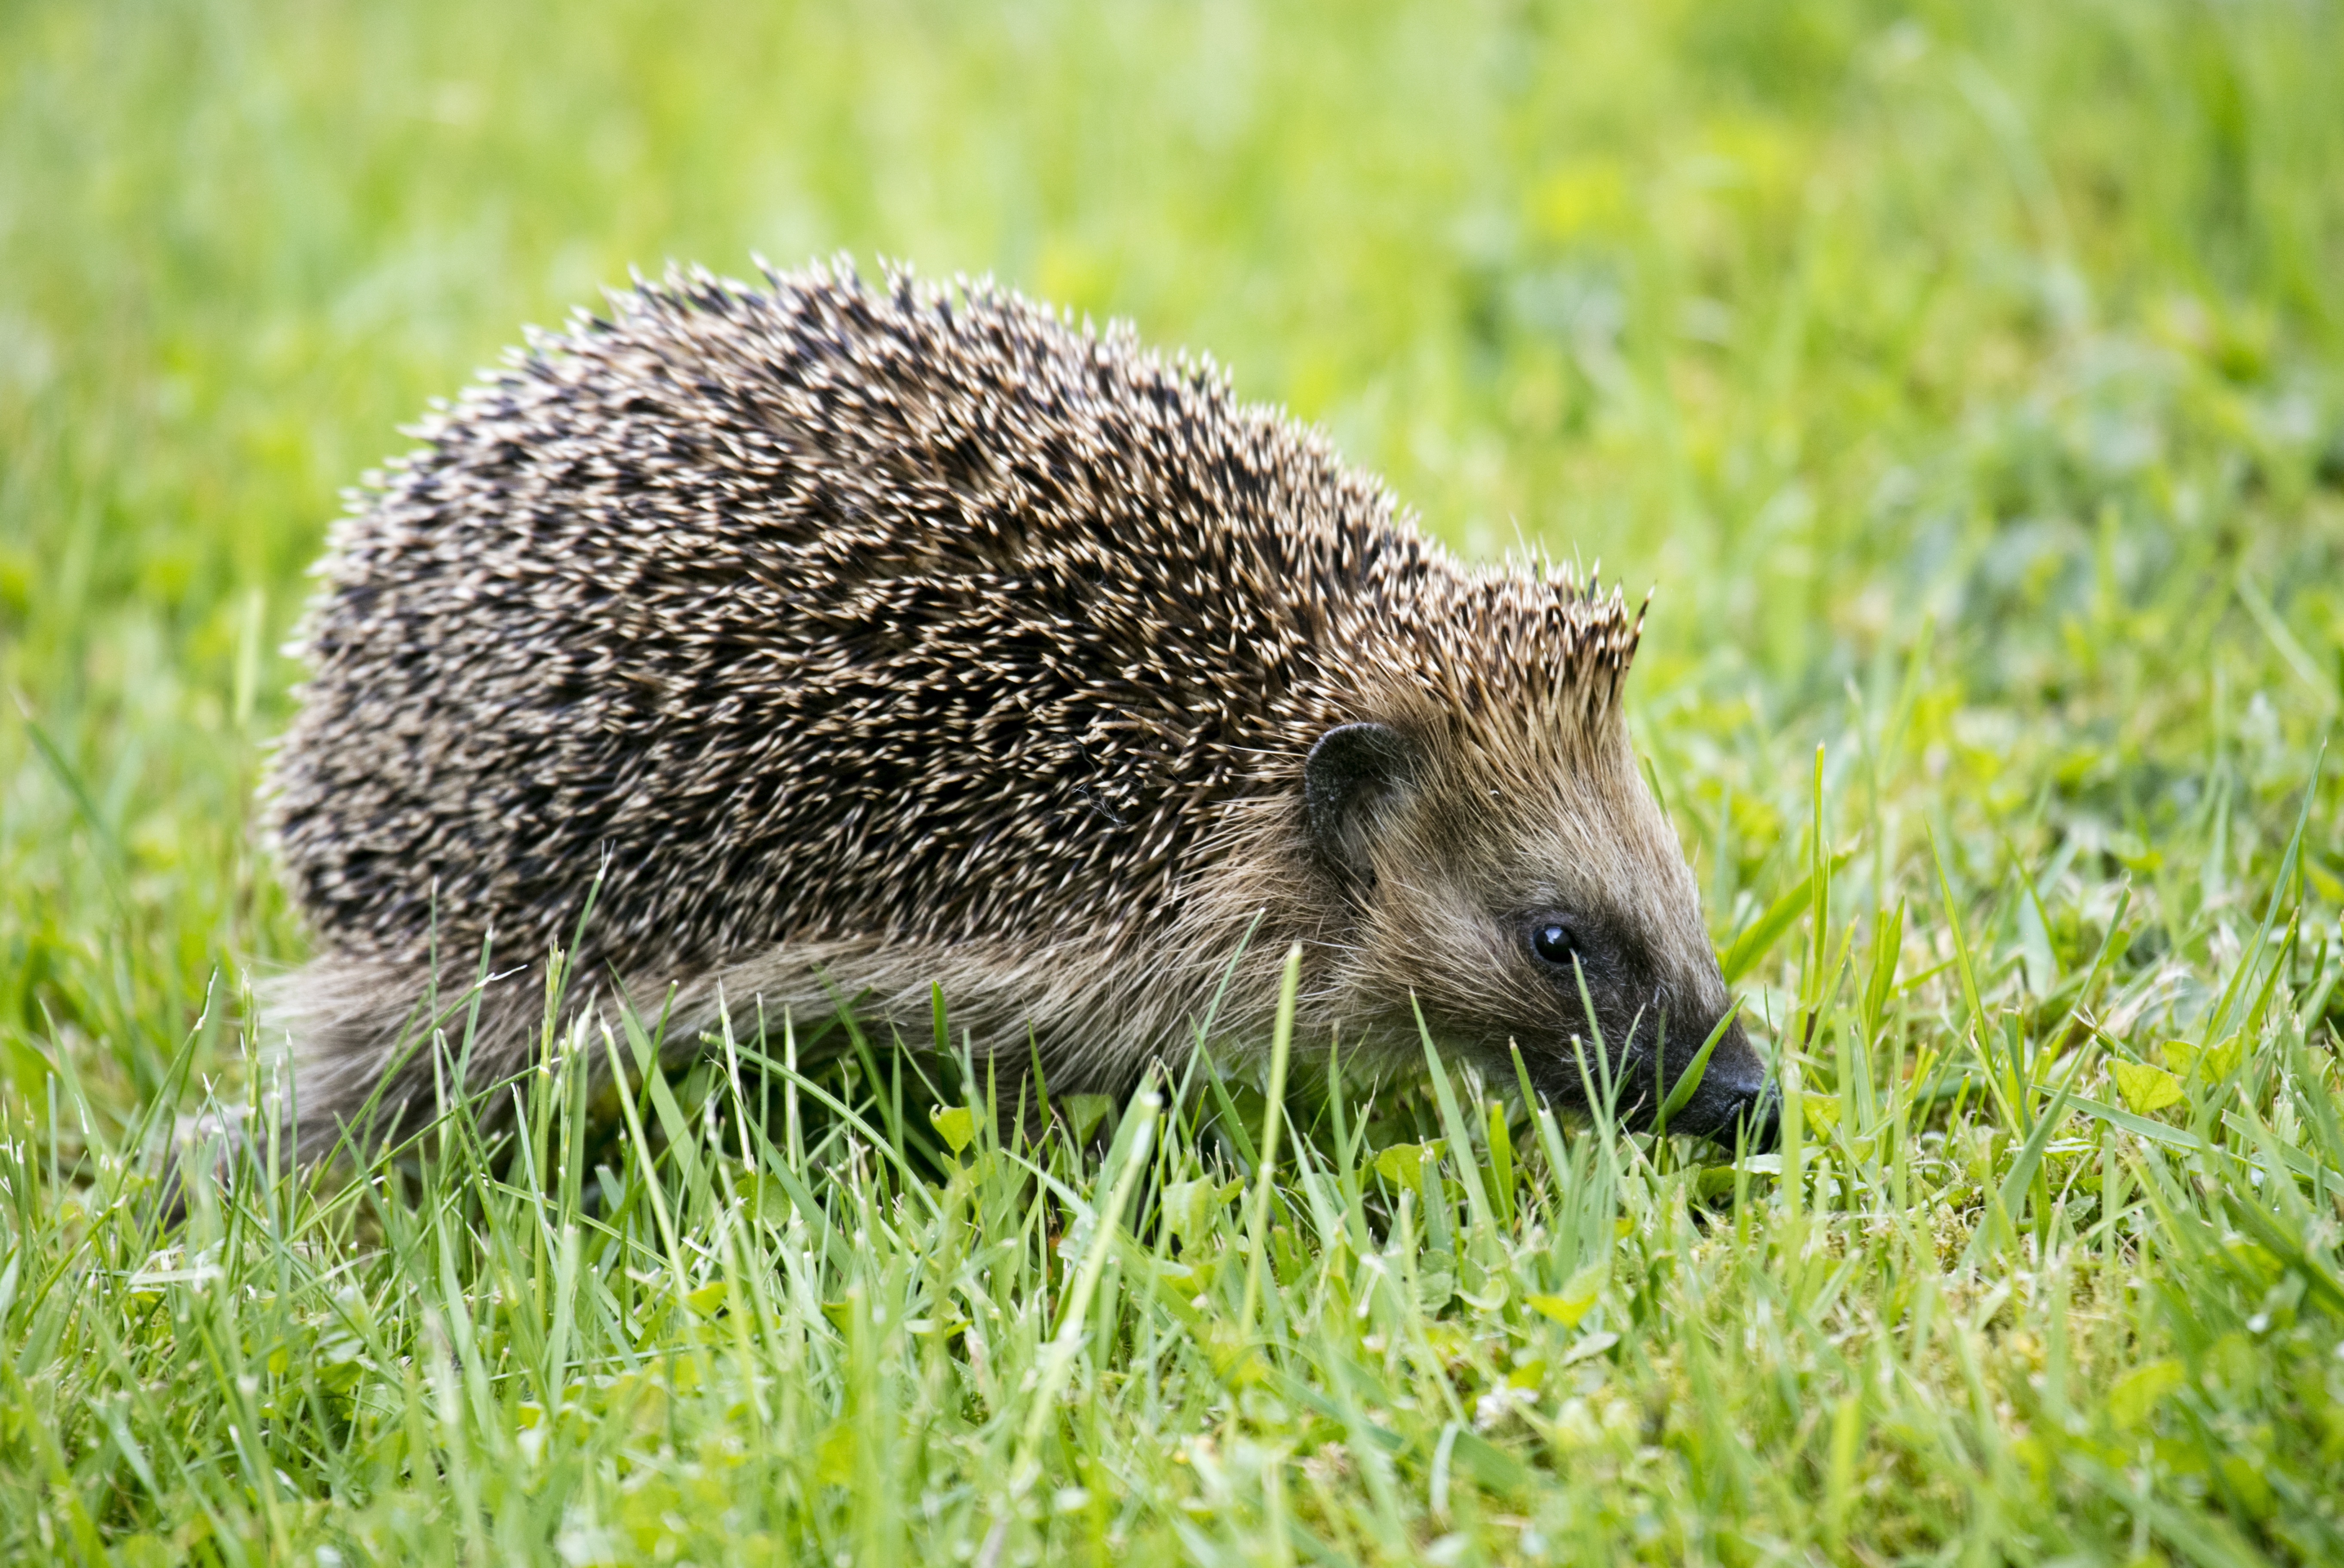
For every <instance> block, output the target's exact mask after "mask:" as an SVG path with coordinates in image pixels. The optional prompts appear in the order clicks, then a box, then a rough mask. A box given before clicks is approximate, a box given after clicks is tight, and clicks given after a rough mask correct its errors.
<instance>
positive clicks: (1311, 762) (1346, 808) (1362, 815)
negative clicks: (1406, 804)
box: [1302, 724, 1412, 880]
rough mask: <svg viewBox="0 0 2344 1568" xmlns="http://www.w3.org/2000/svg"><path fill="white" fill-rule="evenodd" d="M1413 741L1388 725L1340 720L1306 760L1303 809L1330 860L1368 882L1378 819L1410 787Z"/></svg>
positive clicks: (1316, 840) (1315, 840) (1313, 836)
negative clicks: (1404, 738) (1409, 743)
mask: <svg viewBox="0 0 2344 1568" xmlns="http://www.w3.org/2000/svg"><path fill="white" fill-rule="evenodd" d="M1411 761H1412V759H1411V757H1410V755H1409V745H1408V742H1407V741H1405V740H1403V739H1400V733H1399V730H1397V729H1393V728H1392V727H1391V726H1390V725H1389V724H1339V725H1337V726H1336V727H1335V728H1334V729H1329V731H1327V733H1326V734H1324V735H1321V736H1320V737H1319V738H1318V744H1316V745H1314V746H1312V747H1311V748H1310V755H1309V756H1308V757H1306V758H1304V759H1303V761H1302V810H1303V815H1304V817H1305V818H1306V819H1308V823H1309V826H1310V840H1311V842H1312V843H1313V844H1315V845H1317V846H1318V852H1319V854H1321V855H1322V856H1324V857H1326V859H1327V860H1328V861H1329V863H1330V864H1332V865H1334V866H1336V867H1338V868H1339V869H1342V870H1345V871H1348V872H1349V873H1350V874H1351V875H1352V876H1355V877H1358V878H1359V879H1361V880H1366V879H1369V878H1371V877H1372V876H1373V875H1374V866H1375V862H1374V859H1373V858H1372V857H1371V856H1370V855H1369V846H1370V845H1371V844H1372V843H1373V841H1374V837H1375V831H1376V828H1377V825H1378V820H1379V818H1381V817H1382V815H1383V814H1384V811H1385V809H1387V808H1388V807H1389V806H1390V805H1391V803H1392V802H1393V801H1394V800H1396V799H1399V795H1400V792H1401V791H1402V790H1404V789H1407V788H1408V784H1409V774H1410V773H1411V771H1412V767H1411Z"/></svg>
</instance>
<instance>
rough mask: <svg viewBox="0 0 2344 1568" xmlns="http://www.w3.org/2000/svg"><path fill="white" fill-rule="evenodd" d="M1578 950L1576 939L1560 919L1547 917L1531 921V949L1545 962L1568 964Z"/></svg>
mask: <svg viewBox="0 0 2344 1568" xmlns="http://www.w3.org/2000/svg"><path fill="white" fill-rule="evenodd" d="M1578 950H1579V942H1578V940H1577V939H1576V938H1574V937H1573V936H1572V935H1571V928H1570V927H1569V926H1567V925H1565V924H1564V923H1563V922H1562V921H1561V920H1552V919H1547V920H1534V921H1532V922H1531V951H1532V952H1534V953H1536V954H1538V956H1539V957H1541V958H1542V959H1544V960H1546V961H1547V962H1549V963H1551V964H1561V965H1568V964H1569V963H1570V962H1571V955H1572V954H1574V953H1576V952H1577V951H1578Z"/></svg>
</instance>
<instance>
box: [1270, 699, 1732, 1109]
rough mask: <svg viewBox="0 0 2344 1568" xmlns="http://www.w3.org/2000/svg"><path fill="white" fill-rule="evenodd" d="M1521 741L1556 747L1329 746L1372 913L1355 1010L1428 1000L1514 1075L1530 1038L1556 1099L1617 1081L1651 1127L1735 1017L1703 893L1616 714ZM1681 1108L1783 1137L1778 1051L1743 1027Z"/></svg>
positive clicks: (1348, 860)
mask: <svg viewBox="0 0 2344 1568" xmlns="http://www.w3.org/2000/svg"><path fill="white" fill-rule="evenodd" d="M1519 750H1520V754H1521V756H1522V757H1525V758H1531V759H1541V760H1539V761H1537V762H1536V763H1534V764H1533V765H1529V766H1523V765H1520V764H1515V765H1511V766H1505V767H1500V766H1496V765H1493V763H1492V760H1491V758H1490V755H1489V754H1488V752H1487V749H1485V748H1480V747H1475V748H1471V749H1464V748H1460V747H1457V746H1454V745H1450V744H1444V743H1442V742H1441V741H1440V739H1438V738H1434V737H1428V736H1426V735H1424V734H1422V733H1416V734H1411V733H1409V732H1408V731H1404V730H1402V729H1398V728H1394V727H1390V726H1386V725H1382V724H1351V725H1345V726H1342V727H1341V728H1339V729H1334V730H1330V731H1329V732H1328V733H1327V734H1326V735H1325V736H1324V737H1322V738H1321V739H1320V740H1319V741H1318V744H1317V745H1316V746H1315V747H1313V748H1312V749H1311V752H1310V755H1309V758H1308V761H1307V762H1306V764H1305V767H1304V775H1303V785H1304V789H1303V794H1304V805H1305V808H1306V817H1307V819H1308V825H1309V832H1310V836H1311V839H1312V840H1313V842H1314V844H1315V846H1316V848H1317V849H1318V855H1319V859H1320V860H1321V861H1322V863H1323V864H1324V865H1325V867H1326V869H1327V870H1328V872H1329V878H1330V879H1331V881H1332V882H1333V883H1334V884H1335V885H1336V886H1338V887H1339V889H1340V890H1341V896H1342V898H1343V899H1344V900H1345V902H1346V904H1347V906H1348V909H1349V913H1350V915H1351V919H1350V920H1349V921H1348V922H1347V940H1346V942H1345V943H1344V947H1343V957H1342V958H1341V960H1339V963H1338V966H1337V973H1336V974H1335V976H1334V977H1333V980H1334V986H1335V989H1336V990H1337V991H1338V992H1339V1001H1338V1010H1340V1011H1344V1012H1349V1013H1352V1014H1354V1015H1361V1014H1364V1015H1369V1016H1374V1017H1376V1018H1378V1019H1379V1020H1381V1021H1384V1022H1387V1023H1389V1024H1391V1025H1396V1026H1398V1027H1399V1028H1400V1029H1402V1030H1411V1031H1412V1030H1413V1008H1414V1007H1416V1006H1421V1008H1422V1009H1423V1010H1424V1014H1425V1017H1426V1019H1427V1020H1428V1021H1429V1022H1430V1024H1431V1025H1432V1027H1433V1030H1434V1034H1435V1038H1436V1039H1439V1040H1441V1041H1442V1042H1443V1043H1444V1044H1449V1045H1452V1046H1457V1047H1461V1048H1463V1049H1466V1050H1472V1051H1474V1052H1476V1053H1477V1054H1478V1055H1480V1057H1481V1058H1482V1059H1483V1060H1484V1061H1485V1064H1486V1065H1488V1066H1489V1067H1490V1068H1491V1069H1493V1070H1496V1071H1497V1072H1498V1073H1499V1074H1500V1081H1508V1080H1510V1078H1511V1076H1512V1071H1513V1068H1512V1061H1511V1052H1510V1047H1516V1046H1518V1047H1519V1048H1520V1050H1521V1055H1522V1060H1523V1063H1524V1065H1525V1067H1526V1068H1527V1069H1528V1070H1529V1071H1530V1072H1531V1078H1532V1081H1533V1083H1534V1085H1535V1087H1536V1088H1538V1089H1539V1091H1541V1092H1542V1093H1544V1094H1546V1095H1547V1096H1549V1097H1550V1098H1551V1099H1554V1100H1557V1101H1563V1102H1567V1103H1584V1102H1585V1101H1587V1100H1588V1098H1589V1091H1590V1090H1592V1091H1593V1093H1594V1094H1595V1095H1596V1096H1597V1097H1601V1096H1602V1095H1604V1094H1605V1093H1607V1092H1609V1093H1610V1094H1611V1096H1612V1102H1613V1103H1614V1104H1615V1105H1616V1107H1617V1108H1618V1111H1619V1113H1620V1115H1621V1116H1622V1119H1623V1120H1625V1121H1627V1122H1628V1123H1629V1124H1631V1125H1633V1126H1649V1125H1651V1123H1652V1121H1653V1119H1654V1116H1655V1113H1656V1112H1657V1111H1658V1109H1659V1107H1660V1106H1661V1105H1662V1103H1663V1101H1664V1100H1665V1098H1666V1097H1667V1095H1668V1092H1669V1091H1670V1090H1672V1089H1673V1088H1674V1087H1675V1085H1676V1083H1677V1082H1678V1081H1679V1079H1680V1077H1681V1076H1682V1074H1683V1073H1684V1072H1685V1071H1686V1070H1687V1069H1688V1068H1689V1067H1690V1066H1691V1065H1692V1061H1693V1060H1694V1059H1695V1057H1696V1056H1697V1055H1698V1054H1699V1053H1700V1051H1701V1050H1702V1046H1703V1044H1704V1043H1705V1042H1706V1041H1707V1040H1709V1039H1710V1037H1711V1035H1712V1033H1713V1031H1716V1030H1718V1029H1719V1026H1720V1024H1721V1021H1722V1020H1724V1019H1725V1016H1726V1013H1727V1010H1728V1000H1727V997H1726V991H1725V983H1724V980H1723V978H1722V977H1721V976H1720V974H1719V971H1718V967H1717V956H1716V953H1715V951H1714V950H1713V949H1712V948H1711V946H1710V943H1709V934H1708V930H1707V928H1706V927H1705V925H1704V924H1703V922H1702V913H1701V900H1700V895H1699V891H1698V890H1697V889H1696V888H1695V886H1694V884H1693V879H1692V871H1691V869H1689V868H1688V867H1687V866H1686V865H1685V862H1684V857H1683V855H1682V852H1681V851H1680V850H1679V849H1678V847H1677V842H1676V838H1675V835H1674V834H1673V833H1672V831H1671V829H1670V828H1669V825H1668V821H1667V819H1666V818H1665V817H1664V816H1663V815H1662V812H1661V809H1660V807H1659V805H1658V804H1657V803H1656V802H1655V801H1654V800H1653V799H1652V792H1651V790H1650V789H1648V788H1647V787H1646V786H1645V784H1644V781H1643V779H1642V777H1641V775H1640V774H1639V773H1638V771H1637V769H1636V766H1635V761H1634V756H1633V753H1632V749H1630V747H1629V745H1628V741H1627V736H1626V732H1625V729H1623V728H1622V726H1621V725H1620V724H1619V723H1618V721H1617V720H1616V719H1612V720H1611V721H1610V723H1609V724H1608V726H1606V727H1605V728H1603V729H1600V730H1598V731H1597V732H1596V735H1595V737H1594V743H1593V744H1592V745H1581V746H1574V747H1568V748H1560V747H1559V748H1535V747H1532V748H1523V749H1519ZM1515 754H1516V749H1508V751H1507V753H1506V755H1508V756H1509V757H1511V756H1514V755H1515ZM1598 1040H1601V1050H1598V1049H1597V1048H1596V1042H1597V1041H1598ZM1668 1121H1669V1125H1670V1126H1671V1127H1672V1128H1673V1129H1676V1130H1679V1131H1688V1132H1700V1133H1706V1134H1708V1135H1710V1136H1712V1137H1713V1138H1716V1139H1718V1140H1719V1141H1723V1142H1726V1143H1729V1144H1730V1143H1732V1142H1733V1141H1734V1139H1735V1138H1736V1136H1737V1133H1738V1134H1739V1135H1740V1136H1742V1137H1743V1138H1744V1139H1746V1140H1747V1141H1750V1142H1751V1143H1753V1145H1756V1146H1760V1147H1771V1145H1772V1143H1773V1137H1774V1108H1773V1099H1772V1095H1771V1091H1770V1090H1769V1088H1768V1085H1767V1082H1766V1073H1765V1065H1764V1063H1763V1061H1762V1060H1760V1059H1759V1056H1758V1054H1757V1052H1756V1050H1754V1049H1753V1047H1752V1046H1751V1044H1750V1042H1749V1040H1747V1038H1746V1037H1745V1036H1744V1034H1743V1030H1742V1026H1741V1023H1740V1022H1739V1020H1734V1021H1732V1022H1726V1023H1724V1025H1723V1032H1722V1034H1721V1035H1720V1036H1719V1038H1718V1040H1717V1043H1716V1045H1715V1047H1714V1049H1713V1050H1712V1051H1711V1053H1710V1056H1709V1061H1708V1065H1707V1067H1706V1069H1705V1070H1704V1071H1703V1073H1702V1079H1701V1081H1700V1085H1699V1087H1698V1089H1697V1090H1696V1091H1694V1092H1693V1093H1692V1095H1691V1096H1690V1098H1689V1099H1687V1100H1686V1101H1684V1103H1682V1105H1680V1106H1678V1107H1677V1108H1676V1109H1675V1110H1673V1111H1671V1112H1670V1115H1669V1119H1668Z"/></svg>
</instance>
